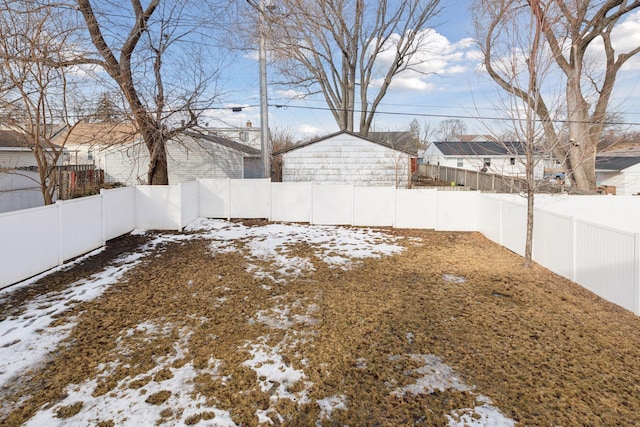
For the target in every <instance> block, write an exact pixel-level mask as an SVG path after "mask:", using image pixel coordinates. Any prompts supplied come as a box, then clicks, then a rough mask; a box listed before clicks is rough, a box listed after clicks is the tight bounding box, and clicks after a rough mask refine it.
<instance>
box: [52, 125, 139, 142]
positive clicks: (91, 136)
mask: <svg viewBox="0 0 640 427" xmlns="http://www.w3.org/2000/svg"><path fill="white" fill-rule="evenodd" d="M138 136H139V135H138V132H137V130H136V127H135V125H134V124H133V123H85V122H81V123H77V124H76V125H75V126H73V127H71V131H69V128H68V127H65V128H64V129H63V130H61V131H60V132H58V135H56V141H60V143H63V142H64V144H65V145H96V144H100V145H119V144H126V143H130V142H133V141H135V140H136V138H138ZM65 138H66V141H65Z"/></svg>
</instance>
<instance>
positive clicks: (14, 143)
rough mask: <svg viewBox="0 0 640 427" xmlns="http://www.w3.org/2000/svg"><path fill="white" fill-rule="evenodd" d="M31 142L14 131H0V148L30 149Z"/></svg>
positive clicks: (20, 133)
mask: <svg viewBox="0 0 640 427" xmlns="http://www.w3.org/2000/svg"><path fill="white" fill-rule="evenodd" d="M32 145H33V140H31V139H30V138H27V136H26V135H25V134H24V133H22V132H18V131H15V130H6V129H3V130H0V147H12V148H13V147H30V146H32Z"/></svg>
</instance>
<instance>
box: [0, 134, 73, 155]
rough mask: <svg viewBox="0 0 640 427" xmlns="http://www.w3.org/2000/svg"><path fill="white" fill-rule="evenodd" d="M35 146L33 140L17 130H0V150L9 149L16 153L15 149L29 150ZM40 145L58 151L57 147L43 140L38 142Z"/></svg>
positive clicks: (58, 147)
mask: <svg viewBox="0 0 640 427" xmlns="http://www.w3.org/2000/svg"><path fill="white" fill-rule="evenodd" d="M34 145H35V143H34V142H33V138H31V137H30V136H28V135H27V134H25V133H24V132H20V131H17V130H11V129H0V150H2V149H9V150H12V151H16V149H23V150H31V149H32V147H33V146H34ZM40 145H41V146H42V147H44V149H45V150H47V149H58V150H59V149H60V148H62V147H61V146H59V145H56V144H52V143H50V142H48V141H45V140H40Z"/></svg>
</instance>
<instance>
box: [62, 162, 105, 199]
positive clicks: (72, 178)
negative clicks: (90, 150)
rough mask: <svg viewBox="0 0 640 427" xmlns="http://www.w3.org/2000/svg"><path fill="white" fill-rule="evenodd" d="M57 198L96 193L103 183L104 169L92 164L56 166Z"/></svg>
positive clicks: (72, 197)
mask: <svg viewBox="0 0 640 427" xmlns="http://www.w3.org/2000/svg"><path fill="white" fill-rule="evenodd" d="M56 179H57V182H58V200H68V199H74V198H76V197H82V196H89V195H93V194H98V193H99V192H100V186H101V185H102V184H103V183H104V171H103V170H102V169H96V168H95V166H94V165H66V166H56Z"/></svg>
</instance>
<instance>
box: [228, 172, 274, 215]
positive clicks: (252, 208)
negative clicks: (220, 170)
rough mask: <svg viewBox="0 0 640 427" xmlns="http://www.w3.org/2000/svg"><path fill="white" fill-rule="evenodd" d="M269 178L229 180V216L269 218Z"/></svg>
mask: <svg viewBox="0 0 640 427" xmlns="http://www.w3.org/2000/svg"><path fill="white" fill-rule="evenodd" d="M269 190H270V180H269V179H232V180H230V181H229V194H230V199H229V202H230V203H229V216H230V217H231V218H265V219H268V218H269V213H270V208H269V201H270V198H271V197H270V196H269Z"/></svg>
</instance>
